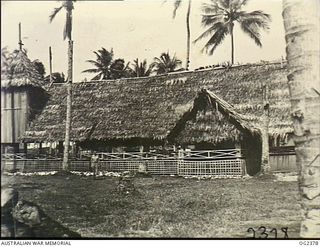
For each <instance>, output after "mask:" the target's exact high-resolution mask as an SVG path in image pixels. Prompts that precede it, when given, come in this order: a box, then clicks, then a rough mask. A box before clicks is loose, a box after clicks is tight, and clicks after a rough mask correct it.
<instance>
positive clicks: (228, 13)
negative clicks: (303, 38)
mask: <svg viewBox="0 0 320 247" xmlns="http://www.w3.org/2000/svg"><path fill="white" fill-rule="evenodd" d="M247 2H248V0H211V3H209V4H203V7H202V10H203V13H204V14H203V15H202V25H203V26H204V27H208V29H207V30H206V31H205V32H204V33H202V34H201V35H200V36H199V37H198V38H197V39H196V40H195V41H194V42H197V41H199V40H201V39H203V38H206V37H208V36H209V37H210V38H209V40H208V41H207V43H206V44H205V46H204V48H203V50H205V51H206V52H207V53H208V54H210V55H212V54H213V52H214V50H215V49H216V48H217V47H218V46H219V45H220V44H221V43H222V41H223V40H224V39H225V37H226V35H228V34H230V37H231V64H234V35H233V28H234V24H235V22H238V23H239V24H240V27H241V29H242V31H243V32H244V33H246V34H248V35H249V37H250V38H252V39H253V40H254V42H255V43H256V44H257V45H258V46H260V47H261V46H262V44H261V36H260V30H261V29H262V30H268V29H269V22H270V21H271V18H270V15H268V14H266V13H264V12H263V11H261V10H256V11H252V12H246V11H243V10H241V8H242V7H243V6H245V5H246V4H247Z"/></svg>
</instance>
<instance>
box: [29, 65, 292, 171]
mask: <svg viewBox="0 0 320 247" xmlns="http://www.w3.org/2000/svg"><path fill="white" fill-rule="evenodd" d="M286 75H287V71H286V66H285V64H283V63H262V64H247V65H241V66H233V67H230V68H214V69H206V70H198V71H188V72H178V73H170V74H165V75H159V76H152V77H145V78H127V79H118V80H108V81H97V82H83V83H74V84H73V114H72V132H71V139H72V140H73V141H74V142H75V143H77V144H78V146H80V147H82V148H83V149H96V150H100V151H109V152H110V151H111V150H112V149H113V148H115V147H126V148H127V149H129V148H130V147H138V146H140V147H141V146H144V148H145V150H148V149H149V148H150V147H154V146H163V145H166V144H170V143H171V144H175V145H183V146H189V145H192V147H193V148H194V149H201V148H205V149H207V148H217V147H221V148H230V147H235V146H236V147H240V146H241V148H242V149H243V152H244V153H246V157H247V159H251V160H252V161H251V162H250V161H249V162H247V164H249V167H248V171H249V173H251V174H254V173H256V172H257V171H258V170H259V162H260V160H259V157H260V156H261V140H260V139H259V138H260V137H259V135H255V134H248V133H249V132H251V133H255V131H250V130H255V129H261V126H262V123H263V114H264V113H263V100H264V99H263V94H264V93H263V87H264V85H268V87H269V89H270V90H269V96H268V98H269V104H270V113H269V116H270V124H269V141H270V144H271V145H272V146H276V147H279V146H281V145H280V144H286V143H288V137H289V136H290V133H291V132H292V131H293V128H292V124H291V120H290V114H289V112H290V102H289V90H288V86H287V79H286ZM202 89H206V90H208V91H211V92H213V93H214V95H215V97H214V98H215V99H221V100H222V101H219V100H214V101H215V103H214V104H213V105H212V106H211V107H210V109H209V108H205V107H203V108H202V110H197V111H192V109H193V108H194V106H195V105H196V104H200V103H199V100H197V99H201V97H200V98H199V95H198V94H199V92H202V91H201V90H202ZM48 93H49V94H50V99H49V101H48V103H47V105H46V107H45V108H44V110H43V112H42V113H41V114H40V115H39V116H38V117H37V118H36V119H35V120H34V121H33V122H32V123H31V124H30V128H29V129H28V131H27V132H26V135H25V136H24V139H25V140H26V141H35V140H36V141H49V142H50V141H55V142H56V141H63V138H64V126H65V109H66V106H65V100H64V98H65V95H66V90H65V85H63V84H60V85H58V84H57V85H54V86H53V87H52V89H51V90H50V91H49V92H48ZM202 98H203V97H202ZM200 101H201V100H200ZM219 102H220V103H219ZM221 102H228V103H227V104H228V105H229V106H230V107H226V108H225V109H229V110H227V111H228V114H225V113H223V109H222V108H221V107H219V105H221ZM190 111H192V114H191V115H190ZM232 111H234V112H235V113H236V115H237V116H239V118H238V117H237V119H241V121H236V122H235V121H234V118H230V113H232ZM191 116H192V117H191ZM240 122H241V123H242V124H243V125H246V126H250V127H247V128H242V129H241V128H238V127H239V126H238V127H237V124H239V123H240ZM244 129H247V130H249V131H244ZM250 164H251V165H250Z"/></svg>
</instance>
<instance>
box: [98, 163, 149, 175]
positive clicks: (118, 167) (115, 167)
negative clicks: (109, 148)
mask: <svg viewBox="0 0 320 247" xmlns="http://www.w3.org/2000/svg"><path fill="white" fill-rule="evenodd" d="M143 163H144V161H139V160H108V161H107V160H102V161H100V163H99V170H101V171H108V172H124V171H132V172H136V171H138V170H139V166H140V165H141V164H143Z"/></svg>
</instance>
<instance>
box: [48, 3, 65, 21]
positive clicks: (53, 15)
mask: <svg viewBox="0 0 320 247" xmlns="http://www.w3.org/2000/svg"><path fill="white" fill-rule="evenodd" d="M62 8H63V5H61V6H60V7H58V8H54V10H53V11H52V13H51V15H50V16H49V20H50V22H52V21H53V19H54V18H55V17H56V15H57V14H58V13H59V12H60V10H61V9H62Z"/></svg>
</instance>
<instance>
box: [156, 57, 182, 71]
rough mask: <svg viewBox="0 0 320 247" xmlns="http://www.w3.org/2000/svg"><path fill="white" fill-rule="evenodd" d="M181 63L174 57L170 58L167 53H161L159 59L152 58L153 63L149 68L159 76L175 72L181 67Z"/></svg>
mask: <svg viewBox="0 0 320 247" xmlns="http://www.w3.org/2000/svg"><path fill="white" fill-rule="evenodd" d="M181 63H182V62H181V60H179V59H178V58H176V56H175V55H174V56H173V57H171V56H170V54H169V52H163V53H162V54H161V55H160V57H155V58H154V62H153V63H152V65H151V66H152V68H153V71H154V72H155V73H156V74H157V75H159V74H164V73H169V72H173V71H175V70H176V69H177V68H178V67H180V66H181Z"/></svg>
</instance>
